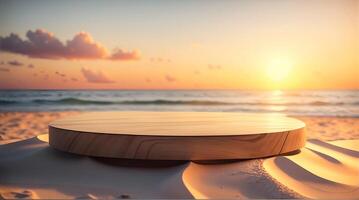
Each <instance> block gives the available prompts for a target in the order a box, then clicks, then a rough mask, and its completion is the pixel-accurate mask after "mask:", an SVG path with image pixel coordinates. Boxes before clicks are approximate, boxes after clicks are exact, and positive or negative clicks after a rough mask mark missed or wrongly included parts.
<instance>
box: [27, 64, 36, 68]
mask: <svg viewBox="0 0 359 200" xmlns="http://www.w3.org/2000/svg"><path fill="white" fill-rule="evenodd" d="M27 67H28V68H34V67H35V65H33V64H28V65H27Z"/></svg>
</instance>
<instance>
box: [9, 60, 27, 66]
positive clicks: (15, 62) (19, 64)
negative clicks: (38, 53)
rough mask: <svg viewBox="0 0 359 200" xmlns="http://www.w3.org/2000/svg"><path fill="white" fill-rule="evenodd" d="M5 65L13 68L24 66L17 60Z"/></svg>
mask: <svg viewBox="0 0 359 200" xmlns="http://www.w3.org/2000/svg"><path fill="white" fill-rule="evenodd" d="M7 64H8V65H11V66H15V67H21V66H23V65H24V63H22V62H19V61H17V60H12V61H8V62H7Z"/></svg>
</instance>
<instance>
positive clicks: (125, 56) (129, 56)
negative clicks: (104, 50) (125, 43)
mask: <svg viewBox="0 0 359 200" xmlns="http://www.w3.org/2000/svg"><path fill="white" fill-rule="evenodd" d="M140 57H141V56H140V52H139V51H136V50H134V51H124V50H122V49H117V50H115V51H114V52H113V53H112V55H111V57H110V58H109V59H111V60H139V59H140Z"/></svg>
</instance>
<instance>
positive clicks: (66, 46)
mask: <svg viewBox="0 0 359 200" xmlns="http://www.w3.org/2000/svg"><path fill="white" fill-rule="evenodd" d="M26 37H27V39H25V40H23V39H21V38H20V37H19V36H18V35H17V34H14V33H11V34H10V35H9V36H6V37H0V50H1V51H4V52H10V53H15V54H21V55H25V56H28V57H31V58H46V59H111V60H138V59H140V53H139V52H138V51H128V52H126V51H124V50H121V49H120V50H116V51H115V52H114V53H113V54H112V55H109V54H108V50H107V49H106V48H105V47H104V46H103V45H101V44H100V43H98V42H96V41H94V39H93V38H92V36H91V35H90V34H89V33H87V32H79V33H77V34H76V35H75V36H74V37H73V38H72V39H71V40H67V41H66V43H63V42H61V41H60V40H59V39H58V38H56V37H55V36H54V34H53V33H51V32H48V31H46V30H43V29H37V30H35V31H31V30H29V31H27V33H26Z"/></svg>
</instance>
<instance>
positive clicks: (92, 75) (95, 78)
mask: <svg viewBox="0 0 359 200" xmlns="http://www.w3.org/2000/svg"><path fill="white" fill-rule="evenodd" d="M81 72H82V75H83V76H84V77H85V78H86V80H87V81H88V82H90V83H114V82H115V81H113V80H111V79H109V78H108V77H107V76H106V75H105V74H104V73H102V72H101V71H97V72H94V71H92V70H90V69H86V68H82V69H81Z"/></svg>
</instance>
